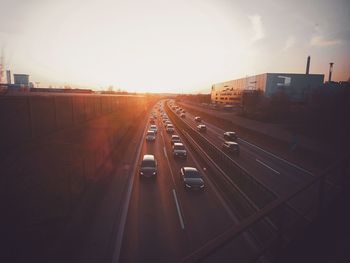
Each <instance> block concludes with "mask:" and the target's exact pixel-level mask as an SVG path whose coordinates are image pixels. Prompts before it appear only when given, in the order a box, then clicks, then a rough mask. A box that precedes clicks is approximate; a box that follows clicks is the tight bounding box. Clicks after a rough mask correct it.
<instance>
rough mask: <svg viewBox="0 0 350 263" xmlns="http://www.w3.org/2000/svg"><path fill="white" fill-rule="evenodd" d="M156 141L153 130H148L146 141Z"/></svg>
mask: <svg viewBox="0 0 350 263" xmlns="http://www.w3.org/2000/svg"><path fill="white" fill-rule="evenodd" d="M155 139H156V133H155V132H154V131H152V130H148V131H147V133H146V141H148V142H152V141H154V140H155Z"/></svg>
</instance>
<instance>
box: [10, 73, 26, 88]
mask: <svg viewBox="0 0 350 263" xmlns="http://www.w3.org/2000/svg"><path fill="white" fill-rule="evenodd" d="M13 79H14V84H16V85H23V86H26V87H28V86H29V75H26V74H13Z"/></svg>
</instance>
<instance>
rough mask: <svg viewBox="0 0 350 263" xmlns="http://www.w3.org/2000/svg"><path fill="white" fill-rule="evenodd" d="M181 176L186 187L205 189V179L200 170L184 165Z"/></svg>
mask: <svg viewBox="0 0 350 263" xmlns="http://www.w3.org/2000/svg"><path fill="white" fill-rule="evenodd" d="M180 177H181V179H182V181H183V184H184V187H185V189H186V190H187V189H191V190H203V189H204V180H203V176H202V175H201V174H200V172H199V171H198V170H197V169H196V168H194V167H182V168H181V169H180Z"/></svg>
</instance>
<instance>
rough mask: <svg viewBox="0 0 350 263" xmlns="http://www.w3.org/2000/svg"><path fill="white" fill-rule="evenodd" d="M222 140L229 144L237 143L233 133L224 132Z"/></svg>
mask: <svg viewBox="0 0 350 263" xmlns="http://www.w3.org/2000/svg"><path fill="white" fill-rule="evenodd" d="M224 139H225V140H226V141H229V142H236V141H237V134H236V133H235V132H231V131H230V132H225V133H224Z"/></svg>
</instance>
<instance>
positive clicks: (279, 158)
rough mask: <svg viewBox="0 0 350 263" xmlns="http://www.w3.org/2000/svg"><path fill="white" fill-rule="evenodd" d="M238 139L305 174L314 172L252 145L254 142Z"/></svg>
mask: <svg viewBox="0 0 350 263" xmlns="http://www.w3.org/2000/svg"><path fill="white" fill-rule="evenodd" d="M238 140H240V141H242V142H245V143H247V144H249V145H250V146H253V147H255V148H257V149H259V150H261V151H263V152H264V153H266V154H269V155H271V156H273V157H275V158H276V159H278V160H280V161H282V162H285V163H287V164H289V165H290V166H292V167H294V168H296V169H298V170H300V171H303V172H304V173H306V174H308V175H311V176H314V174H313V173H311V172H309V171H308V170H305V169H304V168H302V167H300V166H298V165H296V164H294V163H291V162H289V161H287V160H285V159H283V158H281V157H278V156H276V155H275V154H273V153H271V152H268V151H266V150H264V149H262V148H260V147H259V146H256V145H254V144H252V143H250V142H247V141H246V140H243V139H240V138H238Z"/></svg>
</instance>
